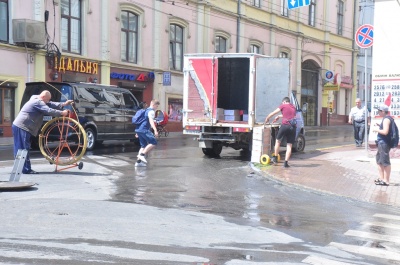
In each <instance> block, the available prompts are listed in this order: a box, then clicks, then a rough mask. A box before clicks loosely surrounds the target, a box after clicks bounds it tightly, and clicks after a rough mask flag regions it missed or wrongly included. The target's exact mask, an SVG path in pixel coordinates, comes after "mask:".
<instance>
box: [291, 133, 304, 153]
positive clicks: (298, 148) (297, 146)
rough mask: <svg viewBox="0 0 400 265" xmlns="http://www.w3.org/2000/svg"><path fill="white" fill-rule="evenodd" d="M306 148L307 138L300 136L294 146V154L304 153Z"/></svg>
mask: <svg viewBox="0 0 400 265" xmlns="http://www.w3.org/2000/svg"><path fill="white" fill-rule="evenodd" d="M304 147H306V138H305V137H304V135H302V134H299V136H298V137H297V141H296V142H295V143H294V145H293V151H294V152H302V151H304Z"/></svg>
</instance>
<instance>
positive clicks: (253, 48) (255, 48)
mask: <svg viewBox="0 0 400 265" xmlns="http://www.w3.org/2000/svg"><path fill="white" fill-rule="evenodd" d="M250 52H251V53H258V54H260V47H259V46H257V45H254V44H252V45H250Z"/></svg>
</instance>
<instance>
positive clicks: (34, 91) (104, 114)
mask: <svg viewBox="0 0 400 265" xmlns="http://www.w3.org/2000/svg"><path fill="white" fill-rule="evenodd" d="M43 90H49V91H50V93H51V101H54V102H65V101H67V100H69V99H72V100H73V101H74V103H75V104H74V105H73V106H66V107H65V108H66V109H68V108H69V109H70V110H72V107H74V108H75V111H76V115H75V111H71V113H72V116H71V118H74V119H76V120H78V121H79V123H80V124H81V125H82V127H83V128H84V129H85V131H86V134H87V138H88V145H87V150H93V149H94V148H95V146H96V144H101V143H102V142H103V141H105V140H133V139H135V132H134V131H135V127H134V125H133V124H132V116H134V115H135V113H136V110H137V109H138V106H139V103H138V101H137V99H136V98H135V97H134V96H133V95H132V93H131V92H130V91H129V90H127V89H124V88H120V87H116V86H108V85H99V84H94V83H56V82H51V83H45V82H32V83H26V88H25V92H24V95H23V97H22V101H21V108H22V106H23V105H24V104H25V103H26V102H27V101H28V100H29V99H30V98H31V96H32V95H39V94H40V93H41V92H42V91H43ZM74 115H75V116H77V117H75V116H74ZM52 118H53V117H51V116H44V118H43V124H44V123H46V122H47V121H49V120H51V119H52ZM56 139H57V136H55V137H54V139H53V140H56ZM37 140H38V139H37V138H36V139H35V138H34V139H33V140H32V144H33V146H34V145H35V144H36V143H37ZM50 140H52V139H50Z"/></svg>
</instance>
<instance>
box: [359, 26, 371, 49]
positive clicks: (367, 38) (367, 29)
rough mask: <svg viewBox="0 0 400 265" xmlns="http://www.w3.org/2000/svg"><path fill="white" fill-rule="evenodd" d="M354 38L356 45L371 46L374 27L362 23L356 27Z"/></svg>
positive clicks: (361, 46)
mask: <svg viewBox="0 0 400 265" xmlns="http://www.w3.org/2000/svg"><path fill="white" fill-rule="evenodd" d="M355 38H356V43H357V45H358V47H360V48H368V47H371V46H372V44H373V43H374V27H373V26H372V25H368V24H364V25H362V26H361V27H359V28H358V30H357V32H356V36H355Z"/></svg>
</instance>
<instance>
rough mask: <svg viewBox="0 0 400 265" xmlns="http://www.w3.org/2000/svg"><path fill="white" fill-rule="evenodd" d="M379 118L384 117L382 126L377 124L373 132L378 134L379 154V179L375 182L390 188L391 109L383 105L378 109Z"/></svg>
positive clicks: (377, 161)
mask: <svg viewBox="0 0 400 265" xmlns="http://www.w3.org/2000/svg"><path fill="white" fill-rule="evenodd" d="M378 114H379V116H381V117H383V118H382V122H381V124H376V125H375V128H374V129H373V132H376V133H378V136H377V139H376V144H377V146H378V152H377V153H376V163H377V164H378V171H379V178H378V179H376V180H375V184H376V185H382V186H389V179H390V173H391V170H392V166H391V164H390V156H389V152H390V130H391V129H390V128H391V124H390V123H391V119H389V118H388V116H389V107H388V106H386V105H384V104H382V105H380V106H379V107H378Z"/></svg>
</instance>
